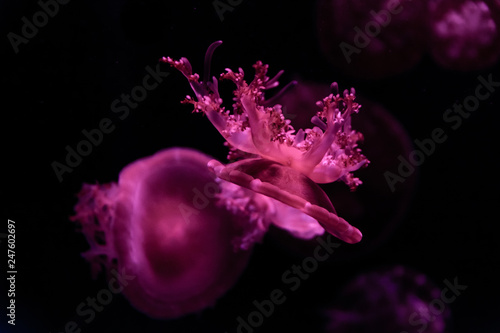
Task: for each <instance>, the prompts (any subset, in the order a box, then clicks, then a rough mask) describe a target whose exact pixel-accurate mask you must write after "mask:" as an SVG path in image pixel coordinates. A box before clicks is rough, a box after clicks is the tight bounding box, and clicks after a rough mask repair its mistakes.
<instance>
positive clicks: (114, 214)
mask: <svg viewBox="0 0 500 333" xmlns="http://www.w3.org/2000/svg"><path fill="white" fill-rule="evenodd" d="M210 160H211V158H210V157H209V156H206V155H204V154H202V153H200V152H197V151H194V150H190V149H185V148H173V149H167V150H164V151H161V152H158V153H157V154H155V155H153V156H150V157H146V158H143V159H140V160H138V161H136V162H134V163H132V164H130V165H128V166H127V167H125V168H124V170H123V171H122V172H121V173H120V176H119V181H118V184H115V183H112V184H106V185H84V187H83V189H82V191H81V192H80V195H79V203H78V204H77V206H76V207H75V210H76V215H75V216H74V217H73V220H75V221H77V222H78V223H79V224H80V225H81V229H82V232H83V234H84V235H85V236H86V238H87V240H88V242H89V244H90V249H89V251H87V252H86V253H84V255H83V256H84V257H85V258H86V259H87V260H88V261H90V262H91V263H92V265H93V266H92V267H93V270H94V273H96V272H97V271H98V270H99V269H100V268H101V267H104V269H105V270H106V271H107V272H108V273H109V272H110V271H112V270H113V269H116V270H117V271H118V272H124V274H126V275H127V276H130V277H131V279H130V281H129V282H128V285H127V286H124V288H123V294H124V295H125V296H126V298H127V299H128V300H129V301H130V302H131V304H132V305H133V306H134V307H136V308H137V309H138V310H140V311H142V312H144V313H145V314H147V315H149V316H151V317H154V318H175V317H179V316H182V315H185V314H188V313H192V312H196V311H199V310H202V309H204V308H206V307H207V306H211V305H213V304H214V303H215V301H216V300H217V299H218V298H219V297H220V296H222V295H223V294H224V293H225V292H226V291H227V290H228V289H229V288H231V287H232V285H233V284H234V283H235V282H236V280H237V278H238V277H239V275H240V274H241V272H242V271H243V269H244V268H245V266H246V264H247V262H248V259H249V256H250V253H251V249H252V246H253V244H254V243H255V242H257V241H259V240H260V239H261V238H262V235H263V234H264V232H265V227H263V225H262V223H261V224H259V223H257V222H259V221H257V220H258V218H253V219H251V218H249V215H248V214H247V210H246V208H247V207H242V208H241V209H233V210H232V211H229V210H228V209H227V207H226V206H225V205H224V204H221V202H220V198H221V197H220V194H221V192H222V191H223V189H222V188H223V187H224V185H223V184H222V185H221V182H222V181H221V180H218V179H216V178H215V176H214V175H213V174H212V173H210V172H209V171H208V169H207V163H208V162H209V161H210ZM247 204H248V203H247Z"/></svg>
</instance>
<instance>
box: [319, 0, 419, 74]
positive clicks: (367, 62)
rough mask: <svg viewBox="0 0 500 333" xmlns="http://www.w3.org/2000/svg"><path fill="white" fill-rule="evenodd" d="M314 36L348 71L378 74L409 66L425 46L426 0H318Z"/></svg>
mask: <svg viewBox="0 0 500 333" xmlns="http://www.w3.org/2000/svg"><path fill="white" fill-rule="evenodd" d="M317 8H318V23H317V26H318V37H319V42H320V46H321V49H322V51H323V53H324V55H325V56H326V58H327V59H329V60H330V62H331V63H332V64H333V65H334V66H335V67H337V68H339V69H340V70H342V71H344V72H346V73H347V74H349V75H353V76H356V77H363V78H372V79H377V78H382V77H387V76H390V75H395V74H399V73H401V72H403V71H405V70H407V69H410V68H411V67H413V66H414V65H415V64H416V63H417V62H418V61H419V60H420V59H421V57H422V55H423V53H424V50H425V47H426V38H427V36H426V32H425V28H426V26H425V18H426V3H425V2H423V1H411V0H404V1H392V0H377V1H373V0H321V1H319V4H318V7H317Z"/></svg>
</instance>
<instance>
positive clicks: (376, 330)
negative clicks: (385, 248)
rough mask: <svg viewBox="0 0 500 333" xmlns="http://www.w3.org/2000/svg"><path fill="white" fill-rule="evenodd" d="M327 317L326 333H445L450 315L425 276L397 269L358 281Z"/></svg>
mask: <svg viewBox="0 0 500 333" xmlns="http://www.w3.org/2000/svg"><path fill="white" fill-rule="evenodd" d="M325 314H326V317H327V321H328V323H327V327H326V330H325V332H326V333H333V332H335V333H365V332H366V333H386V332H394V333H408V332H425V333H444V332H446V321H447V319H448V318H449V315H450V311H449V308H448V307H447V305H446V304H445V303H444V302H443V301H442V300H441V290H439V288H437V287H436V286H435V284H434V283H432V282H431V281H430V280H429V279H428V278H427V277H426V276H425V275H424V274H422V273H419V272H417V271H415V270H413V269H410V268H408V267H404V266H396V267H394V268H391V269H384V270H378V271H374V272H369V273H366V274H362V275H360V276H358V277H357V278H355V279H354V280H353V281H352V282H350V283H349V284H348V285H347V286H345V287H344V288H343V289H342V291H341V293H340V295H339V296H338V297H337V298H336V299H335V304H334V305H333V306H332V307H331V308H330V309H328V310H326V311H325Z"/></svg>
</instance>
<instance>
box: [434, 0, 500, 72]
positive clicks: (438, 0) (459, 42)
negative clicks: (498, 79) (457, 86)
mask: <svg viewBox="0 0 500 333" xmlns="http://www.w3.org/2000/svg"><path fill="white" fill-rule="evenodd" d="M429 25H430V31H431V34H430V41H429V43H430V51H431V54H432V56H433V58H434V59H435V61H436V62H437V63H438V64H439V65H441V66H443V67H445V68H449V69H453V70H463V71H468V70H480V69H484V68H487V67H489V66H491V65H493V64H494V63H496V62H497V61H498V58H499V56H500V27H499V25H500V2H498V1H482V0H460V1H457V0H432V1H429Z"/></svg>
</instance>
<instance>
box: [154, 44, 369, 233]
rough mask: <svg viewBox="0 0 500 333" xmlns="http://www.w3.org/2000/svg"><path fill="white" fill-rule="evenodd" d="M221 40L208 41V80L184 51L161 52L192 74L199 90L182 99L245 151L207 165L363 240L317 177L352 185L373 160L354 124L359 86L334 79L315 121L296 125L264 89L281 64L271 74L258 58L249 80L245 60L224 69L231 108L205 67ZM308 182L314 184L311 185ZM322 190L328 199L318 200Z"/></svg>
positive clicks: (232, 145)
mask: <svg viewBox="0 0 500 333" xmlns="http://www.w3.org/2000/svg"><path fill="white" fill-rule="evenodd" d="M221 43H222V42H220V41H218V42H215V43H213V44H212V45H211V46H210V47H209V48H208V51H207V53H206V56H205V74H204V75H203V81H200V76H199V75H198V74H196V73H195V74H193V72H192V66H191V64H190V63H189V61H188V60H187V59H186V58H180V60H173V59H172V58H170V57H164V58H162V59H160V61H162V62H165V63H168V64H170V65H171V66H172V67H174V68H176V69H178V70H179V71H180V72H181V73H182V74H183V75H184V76H185V77H186V78H187V79H188V81H189V83H190V85H191V88H192V89H193V92H194V93H195V97H196V98H192V97H190V96H187V97H186V99H185V100H184V103H189V104H193V106H194V111H195V112H201V113H203V114H205V115H206V116H207V118H208V119H209V120H210V122H211V123H212V124H213V125H214V126H215V128H216V129H217V130H218V131H219V132H220V134H221V135H222V136H223V137H224V138H225V139H226V141H227V144H228V145H229V146H230V148H231V152H230V157H231V156H233V155H237V156H239V157H241V158H243V160H242V161H239V162H235V164H230V165H227V166H223V165H222V164H220V163H218V162H217V161H214V162H213V163H211V164H210V165H209V167H210V168H211V169H212V170H213V171H214V172H215V174H216V175H217V177H219V178H221V179H224V180H227V181H230V182H233V183H235V184H237V185H240V186H243V187H244V188H247V189H250V190H252V191H254V192H256V193H258V194H263V195H265V196H268V197H270V198H273V199H276V200H278V201H279V202H281V203H283V204H285V205H288V206H289V207H292V208H294V209H298V210H299V211H301V212H302V213H305V214H306V215H308V216H311V217H313V218H314V219H316V220H317V221H318V222H319V223H320V224H321V225H322V226H323V227H324V228H325V229H326V230H327V231H328V232H330V233H331V234H333V235H335V236H337V237H339V238H340V239H342V240H344V241H346V242H349V243H356V242H359V241H360V240H361V233H360V232H359V230H357V229H356V228H354V227H352V226H350V225H349V224H348V223H347V222H346V221H345V220H343V219H342V218H339V217H338V216H337V215H336V213H335V211H334V209H333V206H332V204H331V202H330V201H329V200H326V201H325V200H323V199H324V198H326V195H324V193H323V192H322V190H321V189H320V188H319V187H318V186H317V184H316V183H330V182H334V181H337V180H342V181H344V182H345V183H346V184H347V185H348V186H349V187H350V188H351V189H352V190H354V189H355V188H356V187H357V186H358V185H359V184H361V181H360V180H359V179H358V178H356V177H354V176H353V175H352V172H353V171H356V170H357V169H359V168H361V167H363V166H366V165H367V164H368V163H369V161H368V159H366V157H365V156H363V155H362V154H361V150H360V149H359V148H358V145H357V143H358V141H361V140H362V138H363V136H362V135H361V133H358V132H356V131H354V130H353V129H352V128H351V116H352V115H353V114H356V113H358V111H359V108H360V105H359V104H358V103H356V102H355V98H356V96H355V91H354V89H351V90H350V91H349V90H345V91H344V92H343V93H340V94H339V90H338V85H337V84H336V83H334V84H332V93H331V94H329V95H328V96H327V97H325V98H323V99H322V100H320V101H318V102H317V106H319V107H320V111H318V112H317V115H316V116H314V117H313V119H312V122H313V124H314V125H315V126H314V127H312V128H308V129H305V130H303V129H300V130H298V131H295V129H294V128H293V127H292V126H291V125H290V120H288V119H286V118H285V117H284V115H283V111H282V108H281V105H278V104H276V105H273V106H271V105H272V101H273V98H271V99H267V100H266V99H265V97H264V94H265V91H266V90H268V89H271V88H274V87H276V86H278V78H279V77H280V75H281V74H282V73H283V72H282V71H280V72H278V74H277V75H276V76H275V77H273V78H269V77H268V76H267V70H268V65H264V64H263V63H262V62H260V61H258V62H256V63H255V65H254V66H253V67H254V69H255V77H254V79H253V80H252V81H251V82H250V83H247V82H246V81H245V80H244V72H243V70H242V69H241V68H239V70H238V71H237V72H234V71H232V70H231V69H229V68H226V72H225V73H223V74H221V76H220V78H221V79H226V80H230V81H232V82H233V83H234V84H235V85H236V90H235V91H234V96H235V97H234V98H233V101H234V104H233V105H232V106H233V108H232V110H229V109H226V107H225V106H223V100H222V98H221V97H220V94H219V91H218V83H217V79H216V78H215V77H213V78H212V79H211V80H210V77H209V74H208V73H209V72H208V69H207V67H208V65H209V63H210V59H211V57H212V54H213V51H214V50H215V48H216V47H218V46H219V45H220V44H221ZM285 88H286V87H285ZM279 94H280V93H278V95H279ZM267 169H269V170H267ZM270 170H272V172H271V171H270ZM290 177H292V178H293V180H291V179H290ZM305 188H309V190H308V191H305V190H304V189H305ZM311 194H314V195H311ZM319 197H321V198H323V199H322V200H320V201H319V202H318V201H317V199H318V198H319ZM277 207H280V209H281V208H282V207H283V206H282V205H279V204H278V206H277ZM275 221H276V219H275ZM309 222H310V221H307V219H306V222H305V223H304V224H301V225H302V226H304V225H310V226H311V228H314V227H315V226H314V223H309ZM278 223H279V222H278ZM282 225H283V224H282ZM291 227H292V229H293V226H291ZM299 229H300V228H299ZM313 234H314V232H313Z"/></svg>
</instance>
